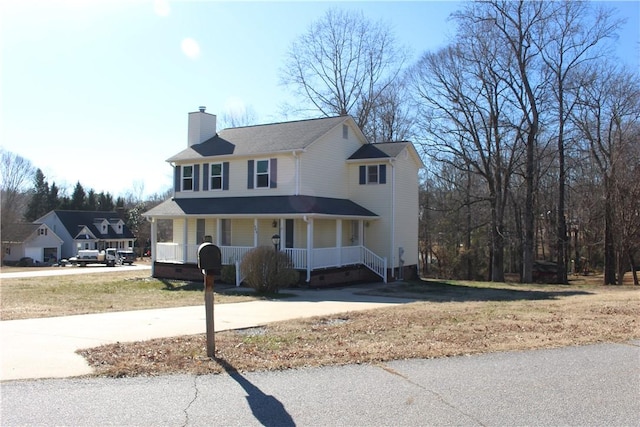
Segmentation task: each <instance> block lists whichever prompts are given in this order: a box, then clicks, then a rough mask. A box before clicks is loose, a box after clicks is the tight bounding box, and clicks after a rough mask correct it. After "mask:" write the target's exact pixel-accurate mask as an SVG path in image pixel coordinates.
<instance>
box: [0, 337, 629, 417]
mask: <svg viewBox="0 0 640 427" xmlns="http://www.w3.org/2000/svg"><path fill="white" fill-rule="evenodd" d="M0 390H1V392H2V403H1V405H2V406H1V409H2V412H1V414H2V415H1V419H0V424H1V425H2V426H18V425H20V426H36V425H37V426H61V425H77V426H79V425H82V426H85V425H86V426H102V425H121V426H129V425H149V426H150V425H168V426H254V425H256V426H257V425H265V426H293V425H298V426H334V425H340V426H401V425H407V426H408V425H411V426H422V425H429V426H433V425H465V426H467V425H469V426H475V425H483V426H486V425H499V426H513V425H535V426H544V425H554V426H557V425H572V426H605V425H606V426H639V425H640V341H633V342H629V343H621V344H599V345H591V346H584V347H570V348H560V349H551V350H538V351H528V352H512V353H495V354H486V355H478V356H469V357H454V358H445V359H433V360H408V361H396V362H389V363H384V364H379V365H351V366H343V367H329V368H313V369H300V370H289V371H281V372H258V373H242V374H240V373H235V372H230V373H229V374H223V375H205V376H185V375H178V376H163V377H153V378H122V379H57V380H37V381H9V382H3V383H1V384H0Z"/></svg>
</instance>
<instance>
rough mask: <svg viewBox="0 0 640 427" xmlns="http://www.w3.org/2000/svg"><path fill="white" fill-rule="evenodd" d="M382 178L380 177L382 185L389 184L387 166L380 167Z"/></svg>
mask: <svg viewBox="0 0 640 427" xmlns="http://www.w3.org/2000/svg"><path fill="white" fill-rule="evenodd" d="M379 171H380V176H379V177H378V182H379V183H380V184H386V183H387V165H380V169H379Z"/></svg>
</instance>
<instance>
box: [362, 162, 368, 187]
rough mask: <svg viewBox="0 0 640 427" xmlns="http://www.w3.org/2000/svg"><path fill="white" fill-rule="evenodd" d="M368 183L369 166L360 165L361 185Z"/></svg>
mask: <svg viewBox="0 0 640 427" xmlns="http://www.w3.org/2000/svg"><path fill="white" fill-rule="evenodd" d="M366 183H367V167H366V166H360V185H364V184H366Z"/></svg>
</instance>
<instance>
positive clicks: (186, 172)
mask: <svg viewBox="0 0 640 427" xmlns="http://www.w3.org/2000/svg"><path fill="white" fill-rule="evenodd" d="M191 190H193V166H183V167H182V191H191Z"/></svg>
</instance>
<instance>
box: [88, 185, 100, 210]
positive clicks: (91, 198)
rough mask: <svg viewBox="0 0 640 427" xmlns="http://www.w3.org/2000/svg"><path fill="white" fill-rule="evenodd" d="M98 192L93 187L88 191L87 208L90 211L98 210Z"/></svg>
mask: <svg viewBox="0 0 640 427" xmlns="http://www.w3.org/2000/svg"><path fill="white" fill-rule="evenodd" d="M97 198H98V197H97V195H96V192H95V191H93V188H91V189H89V192H88V193H87V203H86V209H87V210H88V211H97V210H98V200H97Z"/></svg>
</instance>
